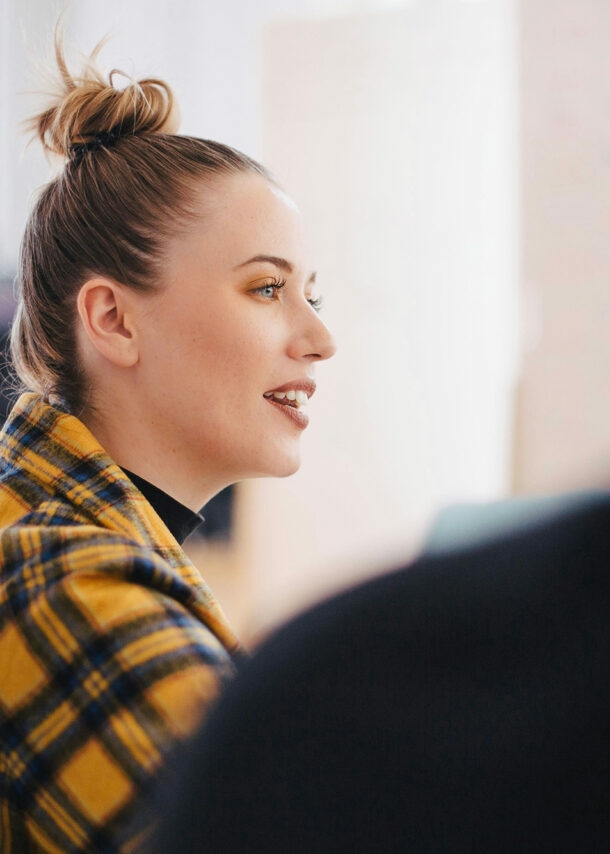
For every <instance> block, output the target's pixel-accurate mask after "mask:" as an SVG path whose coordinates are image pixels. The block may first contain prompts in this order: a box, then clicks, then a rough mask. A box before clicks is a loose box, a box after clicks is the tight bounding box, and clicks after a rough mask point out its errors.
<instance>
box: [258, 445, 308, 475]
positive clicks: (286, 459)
mask: <svg viewBox="0 0 610 854" xmlns="http://www.w3.org/2000/svg"><path fill="white" fill-rule="evenodd" d="M300 468H301V454H300V451H299V450H297V451H295V452H293V453H290V454H288V453H284V454H277V455H276V456H275V457H274V459H273V460H272V461H269V464H268V465H266V466H265V467H264V470H263V471H261V472H260V474H261V475H262V476H263V477H290V475H291V474H296V472H298V470H299V469H300Z"/></svg>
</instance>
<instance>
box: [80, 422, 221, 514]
mask: <svg viewBox="0 0 610 854" xmlns="http://www.w3.org/2000/svg"><path fill="white" fill-rule="evenodd" d="M115 411H116V412H117V413H120V417H118V416H117V415H114V413H113V415H112V417H106V413H104V414H102V413H101V412H100V411H99V410H97V409H96V410H95V411H94V410H91V409H90V410H87V411H86V412H84V413H82V414H81V415H80V419H81V421H83V423H84V424H85V425H86V426H87V427H88V429H89V430H90V431H91V433H93V435H94V436H95V437H96V439H97V440H98V442H99V443H100V444H101V445H102V447H103V448H104V450H105V451H106V453H107V454H108V456H110V457H111V459H113V460H114V462H116V463H117V464H118V465H119V466H121V468H124V469H127V470H128V471H130V472H133V473H134V474H136V475H138V476H139V477H141V478H143V479H144V480H146V481H148V482H149V483H151V484H153V486H156V487H157V488H158V489H161V490H162V491H163V492H165V493H167V495H169V496H171V497H172V498H173V499H175V500H176V501H178V502H180V504H183V505H184V506H185V507H188V508H190V509H191V510H193V511H194V512H195V513H198V512H199V511H200V510H201V508H202V507H203V506H204V505H205V504H207V502H208V501H209V500H210V499H211V498H213V497H214V495H216V494H217V493H218V492H220V491H221V490H222V489H224V488H225V487H226V486H228V485H229V482H227V481H223V480H221V479H220V478H213V477H205V476H203V475H202V474H201V473H200V472H198V471H196V470H193V467H192V465H189V462H188V460H186V461H185V459H184V454H183V453H182V450H183V449H181V448H180V444H179V441H176V442H175V443H171V444H168V443H165V444H164V443H163V442H160V441H158V440H157V437H156V436H155V431H154V430H153V429H150V426H149V429H146V423H145V420H143V419H138V418H133V417H132V418H130V417H129V412H128V410H126V409H125V410H122V409H121V407H119V406H117V407H116V408H115ZM151 426H152V425H151Z"/></svg>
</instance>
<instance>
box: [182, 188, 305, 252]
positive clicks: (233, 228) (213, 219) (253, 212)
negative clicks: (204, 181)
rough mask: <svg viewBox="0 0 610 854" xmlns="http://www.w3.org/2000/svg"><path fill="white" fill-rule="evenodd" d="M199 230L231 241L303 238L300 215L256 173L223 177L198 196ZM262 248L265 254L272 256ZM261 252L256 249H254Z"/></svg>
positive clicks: (297, 210)
mask: <svg viewBox="0 0 610 854" xmlns="http://www.w3.org/2000/svg"><path fill="white" fill-rule="evenodd" d="M198 202H199V204H200V206H201V220H200V228H201V231H202V232H203V231H205V230H208V231H210V232H214V233H215V235H216V237H217V238H218V237H219V236H220V234H222V236H223V242H224V241H226V242H227V243H231V242H232V240H234V241H235V242H239V243H240V244H241V243H242V242H243V241H244V240H246V241H247V240H252V241H256V240H261V239H262V240H272V241H273V240H298V239H300V238H302V237H303V221H302V216H301V213H300V211H299V209H298V207H297V206H296V204H295V203H294V201H293V200H292V199H291V198H290V196H289V195H288V194H287V193H286V192H284V190H282V189H281V188H279V187H277V186H276V185H275V184H273V183H272V182H271V181H269V180H268V179H267V178H264V177H263V176H261V175H257V174H256V173H249V172H243V173H239V174H236V175H230V176H225V177H223V178H221V179H219V180H217V181H215V182H214V183H213V184H212V185H211V186H209V187H208V188H203V189H202V191H201V192H200V193H199V194H198ZM270 248H272V247H266V249H265V254H273V252H271V251H269V250H270ZM257 251H258V252H261V251H263V250H261V249H260V248H259V249H258V250H257Z"/></svg>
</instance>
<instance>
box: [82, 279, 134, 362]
mask: <svg viewBox="0 0 610 854" xmlns="http://www.w3.org/2000/svg"><path fill="white" fill-rule="evenodd" d="M130 295H131V291H130V289H128V288H125V286H124V285H119V284H117V283H116V282H113V281H112V279H107V278H104V277H97V278H94V279H89V280H88V281H86V282H85V284H84V285H83V286H82V287H81V289H80V291H79V293H78V297H77V299H76V307H77V311H78V315H79V317H80V320H81V323H82V327H83V332H84V333H85V336H86V338H87V339H88V341H89V343H90V344H91V345H92V346H93V347H94V348H95V350H97V352H98V353H99V354H100V355H101V356H103V357H104V358H106V359H108V361H110V362H112V364H114V365H116V366H117V367H121V368H130V367H132V366H133V365H135V364H136V363H137V361H138V357H139V352H138V346H137V335H136V328H135V325H134V322H133V320H134V318H133V314H132V312H131V310H130V307H131V301H130V299H129V297H130Z"/></svg>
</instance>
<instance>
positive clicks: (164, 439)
mask: <svg viewBox="0 0 610 854" xmlns="http://www.w3.org/2000/svg"><path fill="white" fill-rule="evenodd" d="M200 199H201V201H200V206H201V216H200V218H198V220H197V224H196V225H194V226H192V227H191V228H190V230H189V231H188V233H186V234H183V235H181V236H180V237H178V238H175V239H174V241H173V242H172V244H171V245H170V249H169V255H168V260H167V267H166V270H167V274H166V278H165V281H164V285H163V287H162V289H161V290H160V291H158V292H157V293H156V294H155V295H154V296H152V297H150V296H142V303H141V304H142V306H144V308H143V310H142V312H141V315H140V318H139V328H138V336H139V344H140V359H139V362H138V365H137V367H136V370H137V383H136V386H135V388H137V394H138V395H140V394H144V395H145V401H146V406H144V407H141V411H144V412H145V413H146V416H145V417H146V419H147V420H148V424H147V425H144V424H142V428H143V429H144V427H145V426H146V427H147V429H148V431H152V432H153V434H154V435H155V438H156V440H157V441H156V443H155V445H156V447H157V448H159V451H160V453H161V454H164V455H166V456H165V459H166V460H168V459H169V460H174V462H175V464H176V465H177V466H178V467H179V468H180V469H181V470H182V472H183V473H184V472H187V473H188V474H189V476H191V477H192V480H193V484H194V485H195V484H196V483H201V484H206V485H207V487H208V490H207V491H208V492H209V491H210V490H211V491H212V492H214V491H217V490H218V489H221V488H223V487H224V486H226V485H227V484H229V483H232V482H235V481H236V480H240V479H243V478H247V477H253V476H260V475H272V476H280V477H281V476H284V475H289V474H292V473H293V472H295V471H296V470H297V468H298V466H299V460H300V456H299V440H300V437H301V435H302V432H303V430H304V429H305V428H306V427H307V424H308V416H307V409H306V406H305V405H304V401H306V400H307V398H308V397H309V396H310V395H311V394H313V391H314V388H315V386H314V375H315V368H316V363H317V362H319V361H320V360H322V359H328V358H329V357H330V356H332V355H333V353H334V351H335V346H334V343H333V340H332V337H331V335H330V333H329V332H328V330H327V328H326V326H325V325H324V323H323V322H322V320H321V318H320V316H319V315H318V313H317V312H316V310H315V298H316V292H315V285H314V278H315V274H314V270H313V269H312V266H311V261H310V258H309V256H308V254H307V250H306V244H305V241H304V236H303V230H302V223H301V216H300V214H299V212H298V210H297V208H296V207H295V205H294V203H293V202H292V201H291V200H290V199H289V198H288V197H287V196H286V195H285V194H284V193H283V192H281V191H280V190H278V189H277V188H276V187H274V186H273V185H272V184H270V183H269V182H268V181H267V180H266V179H265V178H263V177H261V176H259V175H256V174H250V173H244V174H239V175H235V176H231V177H227V178H222V179H220V180H219V181H218V182H217V183H216V184H215V185H213V186H212V188H210V187H209V186H208V187H206V188H205V189H204V191H203V192H202V194H201V197H200ZM293 393H294V394H293ZM284 395H285V396H284ZM294 395H296V398H297V399H296V400H290V398H292V397H293V396H294ZM297 407H298V408H297ZM194 500H195V499H194Z"/></svg>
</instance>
